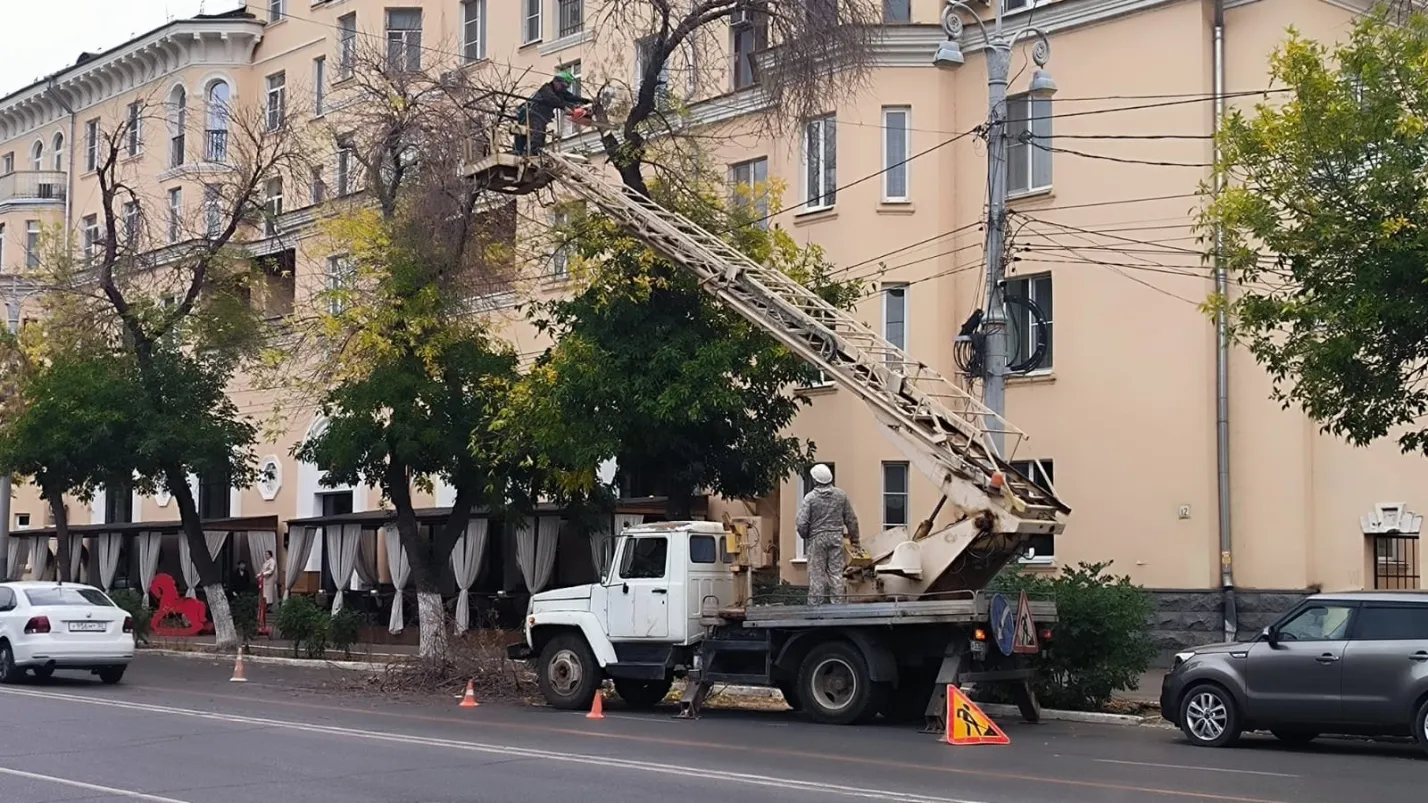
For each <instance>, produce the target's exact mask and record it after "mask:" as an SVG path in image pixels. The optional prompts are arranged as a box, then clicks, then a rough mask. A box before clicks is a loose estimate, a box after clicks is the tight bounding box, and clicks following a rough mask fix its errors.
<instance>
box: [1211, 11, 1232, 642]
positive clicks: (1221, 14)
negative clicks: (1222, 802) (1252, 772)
mask: <svg viewBox="0 0 1428 803" xmlns="http://www.w3.org/2000/svg"><path fill="white" fill-rule="evenodd" d="M1212 60H1213V64H1214V66H1213V69H1214V73H1215V74H1214V92H1215V112H1214V117H1215V133H1216V134H1218V133H1219V131H1220V125H1221V124H1222V123H1223V122H1224V119H1225V0H1215V23H1214V54H1213V57H1212ZM1214 143H1215V144H1214V157H1215V158H1214V162H1215V164H1216V165H1217V166H1218V165H1219V163H1220V142H1219V140H1218V139H1216V140H1214ZM1223 189H1224V178H1223V177H1222V176H1221V175H1220V174H1219V173H1216V174H1215V194H1216V195H1219V194H1220V191H1221V190H1223ZM1229 291H1230V279H1229V273H1228V271H1227V270H1226V268H1225V259H1224V233H1223V232H1222V231H1221V230H1220V229H1219V228H1216V229H1215V293H1216V294H1217V295H1218V296H1219V297H1220V298H1221V299H1225V298H1227V297H1228V296H1229ZM1215 464H1216V482H1215V486H1216V497H1217V499H1216V501H1217V503H1218V506H1219V523H1220V594H1221V598H1222V601H1223V603H1224V616H1225V641H1234V640H1235V637H1236V636H1238V635H1239V615H1238V614H1237V612H1236V611H1235V569H1234V558H1233V550H1232V543H1233V539H1232V537H1231V535H1232V530H1231V520H1230V326H1229V319H1228V316H1227V314H1226V311H1225V309H1224V308H1223V306H1222V307H1221V308H1220V310H1219V311H1218V312H1216V313H1215Z"/></svg>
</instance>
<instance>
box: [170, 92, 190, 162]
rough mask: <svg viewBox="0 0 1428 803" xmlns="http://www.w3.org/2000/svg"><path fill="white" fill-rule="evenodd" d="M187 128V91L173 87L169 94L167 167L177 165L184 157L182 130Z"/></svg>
mask: <svg viewBox="0 0 1428 803" xmlns="http://www.w3.org/2000/svg"><path fill="white" fill-rule="evenodd" d="M187 130H188V92H186V91H184V88H183V87H181V86H178V87H174V92H173V94H172V95H170V96H169V167H178V166H179V165H181V164H183V162H184V159H185V157H186V154H185V152H184V151H185V142H184V139H185V137H184V132H185V131H187Z"/></svg>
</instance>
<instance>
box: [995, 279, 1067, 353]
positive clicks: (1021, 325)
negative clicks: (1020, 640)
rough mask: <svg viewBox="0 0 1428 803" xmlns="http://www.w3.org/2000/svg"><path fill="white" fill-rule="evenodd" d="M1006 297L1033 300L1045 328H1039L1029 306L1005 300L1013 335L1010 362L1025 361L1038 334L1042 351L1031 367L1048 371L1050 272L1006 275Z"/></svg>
mask: <svg viewBox="0 0 1428 803" xmlns="http://www.w3.org/2000/svg"><path fill="white" fill-rule="evenodd" d="M1005 292H1006V296H1007V298H1009V299H1011V298H1020V299H1026V300H1028V301H1030V302H1031V303H1033V304H1035V305H1036V306H1037V308H1038V309H1040V310H1041V314H1042V316H1043V317H1044V318H1046V328H1045V329H1042V328H1040V327H1038V326H1037V325H1036V320H1035V319H1033V318H1032V316H1031V312H1030V310H1028V309H1027V308H1026V307H1024V306H1021V305H1019V304H1014V303H1013V304H1009V305H1008V307H1007V315H1008V316H1009V317H1010V318H1011V320H1010V321H1008V323H1009V324H1010V327H1009V328H1010V331H1011V336H1012V337H1013V338H1015V339H1016V354H1015V355H1013V357H1012V362H1013V363H1014V364H1018V363H1023V362H1026V361H1027V359H1029V358H1030V357H1031V355H1032V353H1033V352H1034V351H1035V350H1036V347H1037V345H1038V342H1039V339H1040V338H1045V342H1046V352H1045V354H1043V355H1042V358H1041V362H1040V363H1038V364H1037V365H1036V367H1035V368H1034V369H1032V370H1036V371H1050V370H1051V367H1052V361H1051V347H1052V345H1053V344H1054V343H1055V340H1054V339H1053V338H1052V324H1051V306H1052V305H1051V274H1049V273H1043V274H1041V275H1039V276H1027V277H1018V278H1013V279H1007V284H1006V291H1005Z"/></svg>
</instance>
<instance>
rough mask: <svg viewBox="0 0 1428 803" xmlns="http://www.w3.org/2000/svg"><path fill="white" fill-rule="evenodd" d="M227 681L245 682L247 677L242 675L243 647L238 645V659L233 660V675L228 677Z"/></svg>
mask: <svg viewBox="0 0 1428 803" xmlns="http://www.w3.org/2000/svg"><path fill="white" fill-rule="evenodd" d="M228 682H229V683H247V682H248V679H247V678H245V677H243V647H242V646H239V647H238V659H237V660H236V661H234V662H233V677H231V678H229V679H228Z"/></svg>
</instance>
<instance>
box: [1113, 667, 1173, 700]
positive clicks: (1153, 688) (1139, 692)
mask: <svg viewBox="0 0 1428 803" xmlns="http://www.w3.org/2000/svg"><path fill="white" fill-rule="evenodd" d="M1163 680H1165V670H1164V669H1151V670H1149V671H1146V672H1144V673H1142V674H1141V676H1140V686H1139V687H1138V688H1135V689H1126V690H1123V691H1118V692H1116V694H1115V696H1116V698H1117V699H1119V700H1128V701H1130V702H1133V703H1156V704H1159V703H1160V684H1161V682H1162V681H1163Z"/></svg>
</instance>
